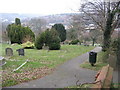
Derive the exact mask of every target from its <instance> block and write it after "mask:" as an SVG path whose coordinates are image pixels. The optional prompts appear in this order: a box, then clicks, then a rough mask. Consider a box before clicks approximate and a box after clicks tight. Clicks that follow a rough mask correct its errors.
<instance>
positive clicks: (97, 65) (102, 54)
mask: <svg viewBox="0 0 120 90" xmlns="http://www.w3.org/2000/svg"><path fill="white" fill-rule="evenodd" d="M105 54H106V53H105V52H102V51H101V52H99V53H98V54H97V61H96V63H95V65H94V66H91V64H90V63H89V62H88V61H86V62H84V63H83V64H80V67H82V68H87V69H91V70H96V71H98V70H100V69H101V68H102V67H103V66H106V65H107V64H108V63H107V62H106V61H104V60H107V57H106V56H105Z"/></svg>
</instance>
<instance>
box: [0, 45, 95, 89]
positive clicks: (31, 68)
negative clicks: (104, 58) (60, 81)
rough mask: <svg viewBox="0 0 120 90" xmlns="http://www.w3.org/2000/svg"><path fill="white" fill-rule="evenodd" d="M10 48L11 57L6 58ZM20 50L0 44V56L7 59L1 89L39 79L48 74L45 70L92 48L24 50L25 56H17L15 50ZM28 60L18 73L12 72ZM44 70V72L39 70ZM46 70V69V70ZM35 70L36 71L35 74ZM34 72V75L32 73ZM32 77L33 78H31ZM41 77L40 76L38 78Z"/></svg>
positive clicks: (76, 46) (73, 46) (70, 46)
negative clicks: (0, 49)
mask: <svg viewBox="0 0 120 90" xmlns="http://www.w3.org/2000/svg"><path fill="white" fill-rule="evenodd" d="M7 47H10V48H12V49H13V56H11V57H9V58H8V57H6V55H5V48H7ZM19 48H22V46H21V45H18V44H16V45H8V44H2V56H3V57H5V58H8V59H7V60H6V62H7V64H6V65H4V66H3V68H2V69H3V71H4V73H3V75H2V76H3V80H4V81H3V85H2V86H3V87H6V86H11V85H15V84H17V83H21V82H24V81H29V80H32V79H36V78H40V77H41V76H44V75H42V74H43V73H44V74H45V75H46V73H48V71H47V69H54V68H55V67H57V66H58V65H60V64H62V63H64V62H65V61H67V60H70V59H72V58H75V57H77V56H79V55H81V54H83V53H86V52H88V51H90V50H91V49H93V48H94V47H92V46H91V47H85V46H80V45H62V46H61V50H50V51H48V50H37V49H25V56H19V55H18V52H17V51H16V50H17V49H19ZM27 59H28V60H29V61H28V62H27V63H26V64H25V65H24V66H23V67H22V68H20V69H19V70H18V71H16V72H13V70H14V69H16V68H17V67H19V66H20V65H21V64H22V63H24V62H25V61H26V60H27ZM41 68H44V70H46V71H45V72H42V70H39V69H41ZM46 68H47V69H46ZM35 70H38V72H39V73H37V71H36V72H35ZM32 72H35V73H36V74H34V73H32ZM32 75H33V76H32ZM39 75H41V76H39Z"/></svg>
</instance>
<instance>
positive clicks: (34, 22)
mask: <svg viewBox="0 0 120 90" xmlns="http://www.w3.org/2000/svg"><path fill="white" fill-rule="evenodd" d="M28 25H29V26H30V28H31V29H32V30H33V31H34V32H35V34H36V35H38V34H39V33H40V32H41V31H43V30H45V29H46V21H45V20H44V19H41V18H32V19H31V20H30V21H28Z"/></svg>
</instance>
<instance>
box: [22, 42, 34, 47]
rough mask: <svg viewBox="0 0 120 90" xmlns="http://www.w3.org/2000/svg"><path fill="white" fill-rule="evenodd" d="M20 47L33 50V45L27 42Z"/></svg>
mask: <svg viewBox="0 0 120 90" xmlns="http://www.w3.org/2000/svg"><path fill="white" fill-rule="evenodd" d="M22 47H23V48H26V49H32V48H34V43H32V42H30V41H27V42H26V43H23V44H22Z"/></svg>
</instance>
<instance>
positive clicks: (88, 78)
mask: <svg viewBox="0 0 120 90" xmlns="http://www.w3.org/2000/svg"><path fill="white" fill-rule="evenodd" d="M100 50H101V48H100V47H96V48H95V49H94V50H92V51H95V52H99V51H100ZM88 57H89V53H88V52H87V53H85V54H83V55H81V56H78V57H76V58H74V59H71V60H69V61H67V62H65V63H64V64H62V65H61V66H59V67H57V68H56V70H55V71H54V72H53V73H52V74H50V75H47V76H45V77H43V78H40V79H37V80H33V81H30V82H26V83H21V84H19V85H15V86H12V87H10V88H63V87H67V86H71V85H72V86H73V85H76V81H77V80H79V81H80V82H79V83H85V82H93V81H94V77H95V74H96V71H93V70H88V69H83V68H80V64H81V63H83V62H84V61H86V60H88Z"/></svg>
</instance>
